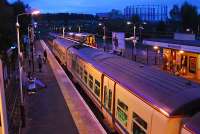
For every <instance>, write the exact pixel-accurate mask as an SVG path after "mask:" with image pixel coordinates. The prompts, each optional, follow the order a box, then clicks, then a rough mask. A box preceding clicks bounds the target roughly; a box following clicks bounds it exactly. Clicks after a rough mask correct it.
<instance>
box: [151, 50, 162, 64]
mask: <svg viewBox="0 0 200 134" xmlns="http://www.w3.org/2000/svg"><path fill="white" fill-rule="evenodd" d="M153 49H154V50H155V65H156V64H157V54H159V52H160V50H159V47H158V46H154V47H153Z"/></svg>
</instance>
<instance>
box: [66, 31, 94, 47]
mask: <svg viewBox="0 0 200 134" xmlns="http://www.w3.org/2000/svg"><path fill="white" fill-rule="evenodd" d="M66 37H68V38H70V39H73V40H75V41H78V42H81V43H85V44H87V45H89V46H92V47H97V44H96V40H95V35H94V34H91V33H75V32H67V33H66Z"/></svg>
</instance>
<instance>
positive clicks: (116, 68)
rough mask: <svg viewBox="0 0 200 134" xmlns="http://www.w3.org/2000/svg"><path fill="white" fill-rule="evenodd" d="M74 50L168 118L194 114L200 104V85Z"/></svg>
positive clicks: (98, 53)
mask: <svg viewBox="0 0 200 134" xmlns="http://www.w3.org/2000/svg"><path fill="white" fill-rule="evenodd" d="M70 50H71V51H73V53H76V54H77V55H79V56H80V57H82V58H83V59H84V60H86V61H87V62H89V63H91V65H93V66H94V67H96V68H97V69H99V70H100V71H102V72H103V73H105V74H107V75H108V76H109V77H111V78H113V80H115V81H117V82H118V83H120V85H122V86H123V87H125V88H126V89H128V90H129V91H130V92H131V93H132V94H134V95H136V96H138V97H139V98H141V99H142V100H143V101H145V102H146V103H148V104H150V105H151V106H152V107H154V108H156V109H157V110H159V111H161V112H162V113H164V114H165V115H166V116H176V115H184V114H190V112H195V109H194V106H198V105H199V104H200V90H199V89H200V85H199V84H196V83H193V82H188V80H186V79H184V78H180V77H176V76H172V75H170V74H168V73H165V72H161V71H159V70H156V69H154V68H152V67H149V66H145V65H142V64H139V63H136V62H132V61H130V60H128V59H124V58H122V57H119V56H116V55H112V54H108V53H104V52H102V51H99V50H96V49H92V48H89V47H85V48H82V49H73V48H70ZM177 98H178V99H177Z"/></svg>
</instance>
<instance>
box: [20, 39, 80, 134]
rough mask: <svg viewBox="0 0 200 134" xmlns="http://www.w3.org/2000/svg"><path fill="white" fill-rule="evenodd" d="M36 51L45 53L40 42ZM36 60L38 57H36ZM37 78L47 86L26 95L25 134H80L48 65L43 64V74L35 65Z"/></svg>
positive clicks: (23, 131) (37, 43)
mask: <svg viewBox="0 0 200 134" xmlns="http://www.w3.org/2000/svg"><path fill="white" fill-rule="evenodd" d="M35 45H36V51H37V54H38V53H43V49H42V47H41V45H40V42H39V41H37V42H36V44H35ZM35 59H36V57H35ZM34 75H35V76H36V78H39V79H40V80H41V81H42V82H44V83H45V84H46V85H47V88H44V89H39V90H38V91H37V92H36V93H35V94H31V95H28V94H26V95H25V110H26V127H25V128H24V129H23V130H22V133H23V134H66V133H69V134H78V133H79V132H78V129H77V127H76V125H75V122H74V120H73V118H72V116H71V113H70V111H69V108H68V107H67V105H66V103H65V100H64V98H63V95H62V93H61V91H60V88H59V85H58V83H57V81H56V78H55V76H54V74H53V72H52V70H51V68H50V66H49V65H48V64H43V68H42V72H41V73H40V72H39V70H38V65H37V64H36V63H35V74H34Z"/></svg>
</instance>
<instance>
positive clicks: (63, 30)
mask: <svg viewBox="0 0 200 134" xmlns="http://www.w3.org/2000/svg"><path fill="white" fill-rule="evenodd" d="M64 37H65V27H63V38H64Z"/></svg>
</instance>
